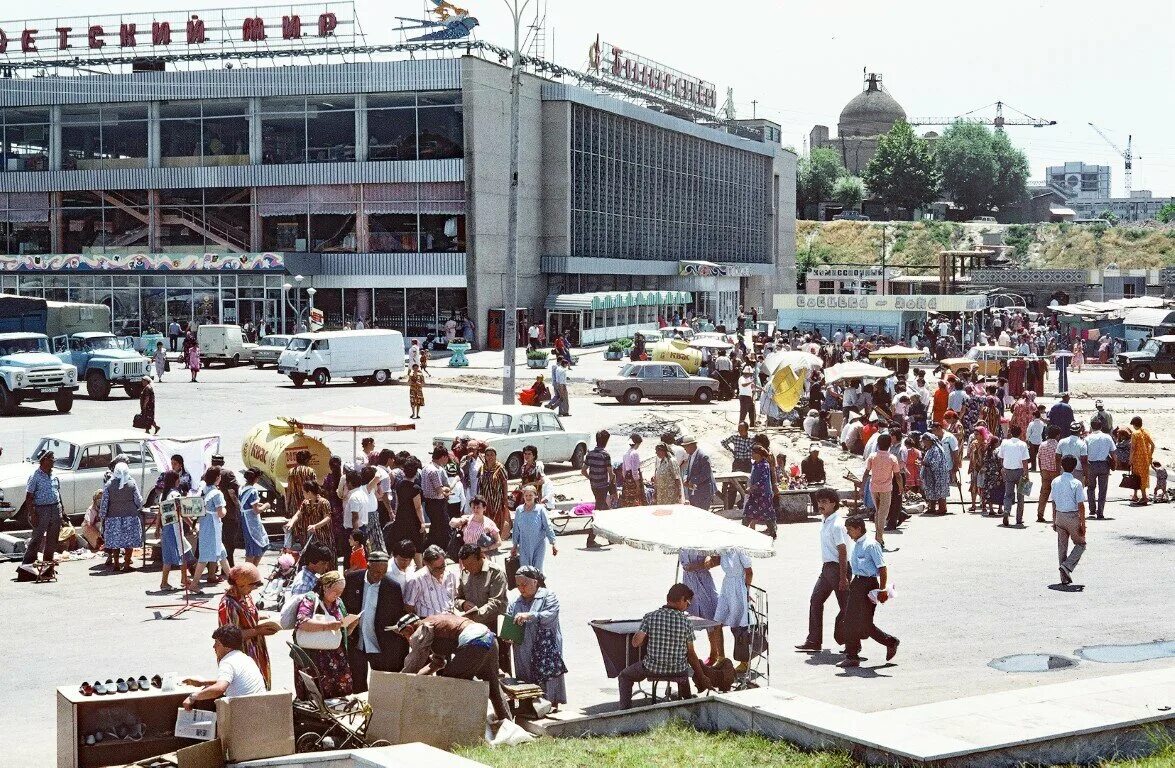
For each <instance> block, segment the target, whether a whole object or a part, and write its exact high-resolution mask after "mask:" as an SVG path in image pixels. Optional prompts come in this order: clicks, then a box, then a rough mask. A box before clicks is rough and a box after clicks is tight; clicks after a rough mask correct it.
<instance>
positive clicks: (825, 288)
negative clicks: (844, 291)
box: [820, 280, 836, 295]
mask: <svg viewBox="0 0 1175 768" xmlns="http://www.w3.org/2000/svg"><path fill="white" fill-rule="evenodd" d="M833 293H836V283H835V282H834V281H832V280H821V281H820V294H821V295H827V294H833Z"/></svg>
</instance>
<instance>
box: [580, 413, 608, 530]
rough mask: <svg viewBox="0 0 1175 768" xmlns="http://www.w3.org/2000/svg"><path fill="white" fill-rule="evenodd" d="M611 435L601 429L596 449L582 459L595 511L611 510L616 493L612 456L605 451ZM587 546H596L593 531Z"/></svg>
mask: <svg viewBox="0 0 1175 768" xmlns="http://www.w3.org/2000/svg"><path fill="white" fill-rule="evenodd" d="M611 437H612V435H611V434H609V432H608V430H606V429H601V430H600V431H599V432H597V433H596V447H595V448H592V449H591V450H590V451H588V452H587V455H585V456H584V457H583V469H581V470H580V472H581V473H583V476H584V477H586V478H587V479H588V485H590V486H591V489H592V497H593V498H594V499H595V501H596V509H611V507H612V500H611V499H612V496H613V495H614V494H615V492H616V476H615V474H614V473H613V471H612V456H611V455H610V454H609V453H608V451H607V446H608V440H609V438H611ZM587 545H588V546H589V547H594V546H596V532H595V530H589V531H588V540H587Z"/></svg>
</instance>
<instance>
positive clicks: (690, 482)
mask: <svg viewBox="0 0 1175 768" xmlns="http://www.w3.org/2000/svg"><path fill="white" fill-rule="evenodd" d="M681 447H682V448H685V452H686V459H685V470H684V471H683V472H682V475H681V476H682V480H683V484H684V485H685V492H686V495H687V496H688V497H689V503H690V504H693V505H694V506H695V507H701V508H702V509H709V508H710V505H711V504H712V503H713V502H714V494H715V492H716V491H717V485H716V484H715V483H714V470H713V468H712V467H711V465H710V457H709V456H708V455H706V453H705V452H703V451H700V450H698V441H697V439H696V438H695V437H694V436H693V435H682V438H681Z"/></svg>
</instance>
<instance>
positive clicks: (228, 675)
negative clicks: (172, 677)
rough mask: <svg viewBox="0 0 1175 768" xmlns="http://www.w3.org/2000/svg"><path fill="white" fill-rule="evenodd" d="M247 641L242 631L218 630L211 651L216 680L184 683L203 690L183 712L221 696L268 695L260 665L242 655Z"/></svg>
mask: <svg viewBox="0 0 1175 768" xmlns="http://www.w3.org/2000/svg"><path fill="white" fill-rule="evenodd" d="M244 644H245V639H244V638H243V637H242V636H241V630H240V629H238V628H237V627H235V626H233V625H232V624H225V625H224V626H223V627H217V628H216V631H215V632H213V633H212V650H213V652H214V653H215V654H216V679H215V680H194V679H192V678H188V679H187V680H184V684H185V685H199V686H203V687H202V688H201V689H200V690H198V691H196V692H195V693H193V694H191V695H189V696H188V698H186V699H184V709H187V710H190V709H191V708H192V705H194V704H195V703H196V702H198V701H211V700H212V699H219V698H220V697H221V696H225V697H228V696H251V695H253V694H255V693H265V692H266V689H265V678H264V677H262V676H261V670H260V669H258V668H257V662H255V661H253V660H252V659H251V658H249V657H248V656H246V655H245V654H244V653H242V652H241V646H243V645H244Z"/></svg>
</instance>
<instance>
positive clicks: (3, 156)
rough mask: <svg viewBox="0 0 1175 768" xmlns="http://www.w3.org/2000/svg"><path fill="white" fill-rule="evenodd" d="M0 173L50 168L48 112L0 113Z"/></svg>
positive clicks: (45, 109)
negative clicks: (0, 133)
mask: <svg viewBox="0 0 1175 768" xmlns="http://www.w3.org/2000/svg"><path fill="white" fill-rule="evenodd" d="M0 132H2V138H0V142H2V143H0V160H2V161H3V162H0V170H4V171H45V170H48V169H49V110H48V109H47V108H44V107H37V108H29V109H6V110H4V111H3V112H2V113H0Z"/></svg>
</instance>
